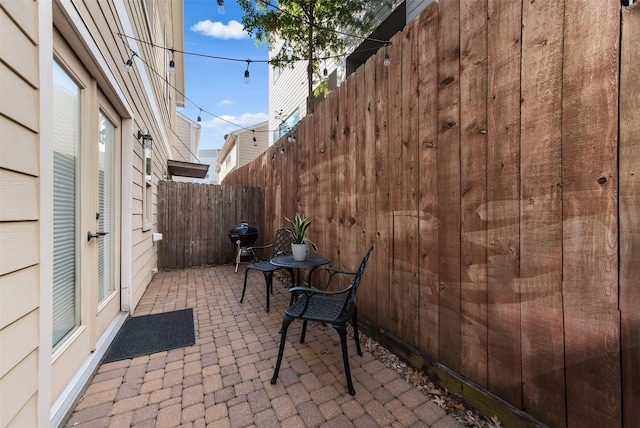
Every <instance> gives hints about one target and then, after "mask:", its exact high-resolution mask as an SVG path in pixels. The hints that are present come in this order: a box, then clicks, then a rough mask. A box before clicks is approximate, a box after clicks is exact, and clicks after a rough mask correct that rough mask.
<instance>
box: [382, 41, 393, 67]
mask: <svg viewBox="0 0 640 428" xmlns="http://www.w3.org/2000/svg"><path fill="white" fill-rule="evenodd" d="M387 46H389V43H387V44H385V45H384V60H383V61H382V64H383V65H384V66H385V67H387V68H388V67H389V66H390V65H391V58H389V52H387Z"/></svg>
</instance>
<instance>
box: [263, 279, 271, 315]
mask: <svg viewBox="0 0 640 428" xmlns="http://www.w3.org/2000/svg"><path fill="white" fill-rule="evenodd" d="M264 281H265V282H266V283H267V312H269V292H270V291H271V294H273V272H264Z"/></svg>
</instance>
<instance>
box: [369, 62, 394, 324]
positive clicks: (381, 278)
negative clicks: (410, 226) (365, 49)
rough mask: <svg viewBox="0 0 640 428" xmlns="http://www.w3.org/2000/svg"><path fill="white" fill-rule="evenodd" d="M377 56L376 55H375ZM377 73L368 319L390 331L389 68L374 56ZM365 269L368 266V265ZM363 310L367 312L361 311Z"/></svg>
mask: <svg viewBox="0 0 640 428" xmlns="http://www.w3.org/2000/svg"><path fill="white" fill-rule="evenodd" d="M378 56H379V55H378ZM376 76H379V78H378V79H377V81H376V89H377V92H376V107H375V109H376V140H375V170H376V210H375V214H374V215H375V216H376V220H375V222H376V241H375V242H376V243H375V246H376V249H375V251H374V252H373V253H372V254H371V257H372V260H371V262H373V263H371V264H373V265H375V267H376V270H375V274H376V279H377V281H376V283H375V284H376V285H375V290H376V297H377V300H376V311H375V313H373V314H370V316H371V319H372V320H374V321H375V322H376V324H377V325H378V326H380V327H381V328H383V329H387V330H389V329H390V328H391V315H390V308H389V302H390V288H389V285H390V283H391V278H390V271H391V268H390V264H391V262H390V260H391V254H392V253H391V243H392V236H393V230H392V226H391V221H390V219H391V215H390V213H391V207H390V197H389V192H390V176H391V172H390V162H389V159H390V157H391V155H390V153H389V147H390V145H389V140H390V137H389V135H390V133H389V132H390V131H389V120H391V119H392V116H391V112H390V109H389V105H390V104H389V86H390V85H389V76H390V74H389V68H388V67H385V66H384V65H383V60H382V59H381V58H378V59H377V64H376ZM367 269H368V268H367ZM364 313H366V312H364Z"/></svg>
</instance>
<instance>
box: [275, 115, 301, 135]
mask: <svg viewBox="0 0 640 428" xmlns="http://www.w3.org/2000/svg"><path fill="white" fill-rule="evenodd" d="M298 122H300V113H299V112H298V109H296V111H294V112H293V113H291V114H290V115H289V117H287V118H286V119H285V120H284V121H283V122H282V123H281V124H280V126H279V127H278V130H277V131H275V135H274V137H275V138H274V140H278V139H280V138H282V137H284V136H285V135H286V134H287V132H289V131H291V128H293V127H294V126H295V125H296V123H298Z"/></svg>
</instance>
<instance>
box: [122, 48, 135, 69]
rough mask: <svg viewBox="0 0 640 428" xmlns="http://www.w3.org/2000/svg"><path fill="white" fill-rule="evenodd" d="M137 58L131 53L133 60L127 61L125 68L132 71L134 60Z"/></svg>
mask: <svg viewBox="0 0 640 428" xmlns="http://www.w3.org/2000/svg"><path fill="white" fill-rule="evenodd" d="M135 56H136V53H135V52H133V51H131V58H129V59H127V61H125V63H124V65H125V67H127V71H129V70H131V68H132V67H133V58H134V57H135Z"/></svg>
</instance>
